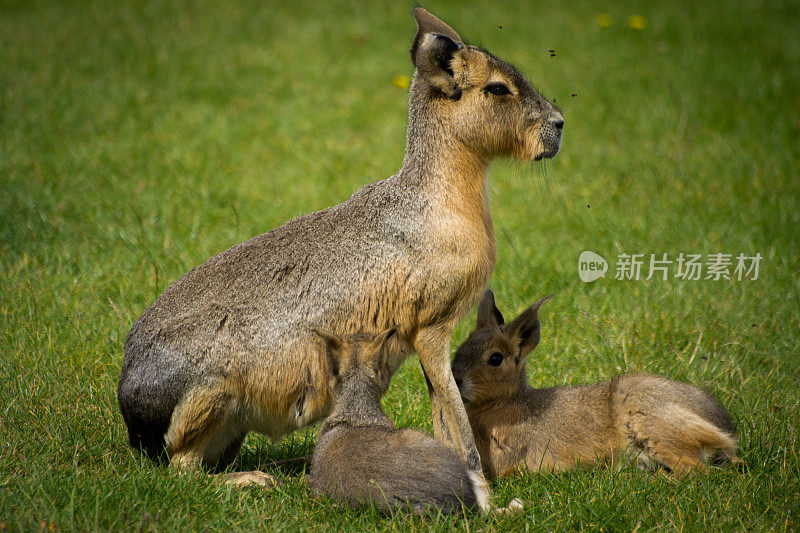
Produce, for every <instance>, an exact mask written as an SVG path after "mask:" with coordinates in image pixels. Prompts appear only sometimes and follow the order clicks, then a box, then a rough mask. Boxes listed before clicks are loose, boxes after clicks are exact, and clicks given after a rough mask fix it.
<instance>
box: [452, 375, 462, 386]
mask: <svg viewBox="0 0 800 533" xmlns="http://www.w3.org/2000/svg"><path fill="white" fill-rule="evenodd" d="M454 377H455V379H456V387H458V388H459V389H460V388H461V383H462V382H463V380H462V379H461V376H454Z"/></svg>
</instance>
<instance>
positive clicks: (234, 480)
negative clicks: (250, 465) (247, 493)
mask: <svg viewBox="0 0 800 533" xmlns="http://www.w3.org/2000/svg"><path fill="white" fill-rule="evenodd" d="M220 479H221V481H223V482H224V483H225V484H226V485H232V486H234V487H252V486H260V487H267V488H270V489H271V488H273V487H275V486H276V485H277V484H278V480H277V479H276V478H275V476H271V475H270V474H267V473H266V472H261V471H260V470H251V471H250V472H231V473H229V474H222V476H220Z"/></svg>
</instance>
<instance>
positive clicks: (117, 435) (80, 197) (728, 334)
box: [0, 0, 800, 531]
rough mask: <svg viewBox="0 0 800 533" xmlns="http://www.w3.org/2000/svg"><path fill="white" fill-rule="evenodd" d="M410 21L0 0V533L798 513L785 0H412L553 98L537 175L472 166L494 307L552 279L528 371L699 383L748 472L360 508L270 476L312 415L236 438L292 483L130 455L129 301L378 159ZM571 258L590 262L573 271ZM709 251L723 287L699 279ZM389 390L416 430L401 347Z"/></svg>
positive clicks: (622, 520)
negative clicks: (485, 506) (425, 507)
mask: <svg viewBox="0 0 800 533" xmlns="http://www.w3.org/2000/svg"><path fill="white" fill-rule="evenodd" d="M411 7H412V5H411V4H405V3H399V4H398V3H392V2H363V3H361V2H337V3H325V2H306V1H295V2H291V3H288V4H284V3H277V2H275V3H262V2H252V3H248V2H201V3H183V2H142V3H139V4H136V5H134V4H133V3H124V4H119V3H114V2H98V1H89V2H83V3H74V2H4V3H3V5H2V7H0V296H2V297H1V298H0V332H1V333H2V338H1V339H0V530H2V529H15V530H16V529H25V530H27V529H36V528H39V527H44V528H48V529H57V530H61V529H78V530H86V529H112V530H130V529H136V528H137V527H140V526H141V527H142V528H144V529H148V528H152V529H159V530H163V529H197V530H201V529H212V530H229V529H255V528H287V529H291V530H296V529H326V528H330V529H344V528H356V529H370V530H371V529H386V530H389V529H423V528H429V527H434V528H440V529H448V528H451V527H456V528H467V527H469V528H470V529H472V530H476V529H491V528H496V529H497V530H506V529H509V528H512V527H515V528H528V527H530V528H532V529H541V530H546V531H550V530H555V529H576V528H593V529H599V528H603V529H606V530H633V529H638V530H648V529H661V528H670V529H672V528H674V529H689V530H706V529H726V530H728V529H771V530H784V529H788V530H792V529H796V528H798V526H799V523H798V514H800V505H798V501H800V490H799V489H798V479H800V468H799V467H798V464H799V463H798V446H799V445H800V440H799V439H798V419H799V417H800V406H798V398H799V397H800V390H798V389H799V388H800V381H799V380H800V357H799V356H798V351H800V320H799V318H798V316H799V315H800V281H799V279H798V272H799V271H800V257H799V254H800V247H799V246H798V238H799V237H800V210H799V209H798V205H800V175H799V174H800V171H799V170H798V169H800V64H799V63H800V59H799V58H800V34H798V32H797V29H796V28H797V27H798V26H800V5H798V4H797V3H796V2H726V3H701V2H678V3H676V2H657V3H642V2H629V3H617V4H613V5H610V6H606V7H604V8H602V9H600V8H595V7H593V6H592V5H591V4H589V3H579V4H574V3H573V4H563V3H556V2H531V3H521V2H511V1H504V0H499V1H494V2H490V3H486V2H434V3H432V4H427V5H426V7H428V8H429V9H431V10H432V11H433V12H435V13H436V14H438V15H439V16H441V17H442V18H443V19H445V20H446V21H448V22H449V23H451V25H452V26H453V27H455V28H456V30H458V31H459V32H460V33H461V35H462V36H463V37H465V38H466V39H467V40H469V41H470V42H473V43H475V44H479V45H481V46H483V47H485V48H487V49H489V50H491V51H492V52H494V53H495V54H497V55H499V56H500V57H503V58H505V59H507V60H509V61H510V62H513V63H514V64H516V65H517V66H518V67H519V68H520V69H521V70H523V71H524V72H525V73H526V74H527V75H528V76H529V77H530V79H531V80H532V81H533V82H534V84H535V85H536V86H537V87H539V88H540V89H541V90H542V91H543V93H544V94H545V95H546V96H547V97H548V98H550V99H551V100H553V99H554V100H556V101H557V103H558V105H560V106H561V107H562V108H563V109H564V113H565V119H566V126H565V137H564V142H563V145H562V151H561V153H560V154H559V155H558V157H557V158H556V159H555V160H553V161H551V162H547V163H540V164H535V165H528V164H516V163H511V162H504V161H501V162H498V163H496V164H495V165H494V166H493V168H492V171H491V175H490V177H489V190H490V193H491V197H492V208H493V215H494V221H495V227H496V233H497V238H498V243H497V244H498V255H499V260H498V263H497V267H496V269H495V273H494V276H493V279H492V282H491V286H492V288H493V289H494V290H495V293H496V295H497V301H498V304H499V306H500V308H501V309H502V310H503V311H504V312H505V313H506V316H507V317H508V316H509V315H511V316H513V315H514V314H515V313H517V312H519V311H521V310H522V309H523V308H524V307H526V306H527V305H528V304H529V303H531V302H533V301H534V300H535V299H538V298H539V297H541V296H544V295H546V294H554V298H553V300H552V301H551V302H548V303H547V304H546V307H545V309H544V311H543V325H542V328H543V332H542V343H541V345H540V346H539V348H538V349H537V350H536V351H535V352H534V353H533V354H532V355H531V356H530V364H529V372H530V375H531V379H532V381H533V382H534V383H535V384H537V385H541V386H549V385H555V384H567V383H585V382H590V381H594V380H598V379H606V378H609V377H610V376H613V375H615V374H617V373H619V372H623V371H647V372H654V373H661V374H664V375H667V376H669V377H672V378H674V379H681V380H686V381H691V382H693V383H696V384H698V385H701V386H704V387H707V388H709V389H713V390H714V391H715V392H716V396H717V398H718V399H719V401H720V402H721V403H722V404H723V405H724V406H726V407H727V408H728V409H729V410H730V411H731V412H732V413H733V415H734V418H735V420H736V421H737V424H738V427H739V431H740V442H741V448H742V451H741V455H742V457H743V459H744V460H745V462H746V464H747V465H748V469H747V471H745V472H736V471H732V470H715V471H712V472H710V473H709V474H707V475H698V476H692V477H690V478H688V479H686V480H682V481H679V482H673V481H671V480H670V479H668V478H666V477H655V478H654V477H650V476H647V475H645V474H640V473H636V472H619V473H615V472H612V471H609V470H603V469H601V470H597V471H588V472H575V473H570V474H563V475H549V474H540V475H525V476H521V477H516V478H509V479H505V480H503V481H501V482H499V483H497V484H495V485H494V486H493V488H494V494H495V498H496V501H497V502H498V503H501V504H505V503H507V502H508V501H509V500H510V499H511V498H513V497H520V498H522V499H523V500H525V501H526V502H527V504H528V508H527V510H526V511H525V512H524V513H521V514H518V515H514V516H509V517H483V516H470V517H466V518H465V517H463V516H461V517H455V518H439V517H426V518H419V517H413V516H410V515H409V514H407V513H399V514H397V515H396V516H393V517H379V516H378V515H376V514H375V513H363V512H361V513H359V512H354V511H350V510H347V509H342V508H339V507H335V506H333V505H332V504H331V503H329V502H325V501H318V500H315V499H314V498H313V497H312V496H311V494H310V492H309V490H308V488H307V487H306V484H305V480H304V475H303V471H302V470H298V469H287V468H282V469H281V468H272V469H270V467H269V464H270V459H281V458H286V457H293V456H297V455H303V454H306V453H310V451H311V450H312V449H313V444H314V441H315V438H316V434H315V430H314V429H311V430H309V431H307V432H298V433H296V434H294V435H293V436H290V437H287V438H286V439H285V440H284V441H282V442H280V443H275V444H270V443H269V442H268V441H267V440H266V439H265V438H263V437H260V436H257V435H251V436H250V437H249V438H248V440H247V441H246V442H245V446H244V449H243V451H242V455H241V457H240V463H241V465H242V467H243V468H256V467H258V466H259V464H262V466H265V467H266V468H267V469H268V470H270V471H271V472H273V473H274V474H276V475H277V476H279V477H280V478H281V479H283V480H285V482H284V483H283V484H282V486H281V487H280V488H279V489H277V490H275V491H271V492H270V491H266V490H263V489H260V488H253V489H247V490H233V489H229V488H225V487H222V488H221V487H219V486H217V485H216V484H214V483H213V482H212V481H211V480H209V479H208V478H206V477H204V476H198V477H179V476H175V475H172V474H171V473H170V472H168V471H167V469H166V468H165V467H163V466H159V465H154V464H152V463H150V462H148V461H147V460H146V459H143V458H142V457H140V456H139V455H138V454H137V453H135V452H134V451H132V450H130V449H129V448H128V446H127V440H126V435H125V430H124V427H123V423H122V419H121V417H120V415H119V412H118V409H117V405H116V396H115V387H116V382H117V379H118V377H119V372H120V366H121V362H122V345H123V343H124V339H125V335H126V334H127V331H128V329H129V328H130V326H131V324H132V323H133V321H134V320H135V319H136V318H137V317H138V316H139V314H140V313H141V312H142V311H143V310H144V309H145V307H146V306H147V305H149V303H150V302H152V301H153V299H154V298H155V297H157V296H158V294H160V292H161V291H163V290H164V288H165V287H166V286H167V285H169V284H170V283H171V282H173V281H174V280H176V279H177V278H178V277H180V276H181V275H182V274H183V273H184V272H186V271H187V270H188V269H189V268H191V267H193V266H195V265H197V264H199V263H200V262H202V261H204V260H205V259H206V258H208V257H210V256H211V255H213V254H215V253H217V252H219V251H222V250H224V249H226V248H228V247H229V246H231V245H233V244H235V243H237V242H240V241H243V240H245V239H247V238H249V237H251V236H253V235H256V234H258V233H262V232H265V231H267V230H269V229H270V228H273V227H275V226H278V225H280V224H281V223H283V222H284V221H286V220H288V219H290V218H292V217H295V216H297V215H300V214H303V213H307V212H310V211H313V210H316V209H320V208H323V207H326V206H328V205H331V204H334V203H337V202H340V201H343V200H344V199H345V198H347V196H348V195H349V194H351V193H352V192H353V191H354V190H356V189H357V188H358V187H360V186H361V185H363V184H365V183H368V182H370V181H374V180H377V179H380V178H383V177H386V176H389V175H391V174H392V173H393V172H394V171H395V170H397V168H398V167H399V165H400V162H401V160H402V157H403V147H404V141H405V116H406V115H405V114H406V91H405V90H404V89H403V88H401V86H402V85H403V83H402V78H400V79H398V78H399V77H402V76H409V75H410V74H411V64H410V62H409V58H408V48H409V46H410V43H411V39H412V37H413V34H414V31H415V26H414V23H413V20H412V19H411V17H410V14H409V13H410V10H411ZM632 16H638V18H633V19H631V18H630V17H632ZM550 50H554V51H555V52H552V53H551V52H550ZM553 53H554V54H555V55H552V54H553ZM584 250H591V251H593V252H595V253H597V254H599V255H600V256H602V257H603V258H605V259H606V260H607V261H608V263H609V265H608V271H607V272H606V276H605V277H604V278H601V279H599V280H597V281H594V282H591V283H584V282H582V281H581V279H580V278H579V275H578V257H579V255H580V254H581V252H583V251H584ZM623 254H628V255H632V254H644V255H643V256H642V259H643V262H644V263H643V266H642V271H641V275H640V276H639V279H638V280H637V279H615V277H617V273H618V267H619V263H620V261H622V260H623V259H621V258H624V257H625V255H623ZM651 254H655V259H658V260H661V259H664V256H663V254H667V256H666V259H667V261H668V262H667V263H662V264H661V265H662V266H665V267H666V268H667V279H666V280H664V279H662V271H656V272H655V275H654V276H653V277H652V278H651V279H645V278H647V277H648V274H649V267H650V259H651ZM680 254H684V256H688V255H689V254H694V255H699V256H700V259H699V262H700V263H701V266H702V267H703V268H704V270H703V272H702V275H701V276H700V277H701V279H698V280H692V279H682V277H679V276H677V274H678V258H679V256H680ZM713 254H729V255H730V256H731V259H730V260H731V263H732V264H731V265H730V266H729V268H728V273H729V274H730V277H731V278H732V279H730V280H728V279H724V277H723V278H722V279H719V280H714V279H705V277H706V275H707V273H708V270H707V269H708V263H709V262H713V258H712V255H713ZM739 254H744V255H745V256H747V257H754V256H755V255H756V254H760V255H761V260H760V264H759V272H758V277H757V279H754V278H755V273H754V272H752V271H751V272H750V273H749V275H745V276H742V279H741V280H740V279H737V278H738V277H739V276H737V275H736V273H735V271H734V268H735V266H736V257H737V256H738V255H739ZM473 323H474V313H473V314H472V315H470V316H469V317H468V318H467V319H465V320H464V322H463V323H462V324H461V326H460V327H459V328H458V329H457V331H456V334H455V336H454V345H455V343H457V342H459V341H460V340H462V339H463V338H464V337H465V336H466V333H467V332H468V331H469V329H470V328H471V327H472V325H473ZM384 404H385V407H386V410H387V412H388V413H389V415H390V416H391V417H392V418H393V419H394V420H395V421H396V422H397V424H398V425H399V426H414V427H419V428H422V429H423V430H426V431H431V424H430V411H429V403H428V400H427V392H426V389H425V385H424V380H423V377H422V374H421V372H420V370H419V365H418V363H417V361H416V360H415V359H411V360H409V361H408V362H407V363H406V364H405V365H404V366H403V368H402V369H401V371H400V372H399V373H398V374H397V376H396V377H395V379H394V381H393V383H392V387H391V390H390V392H389V394H388V395H387V397H386V399H385V402H384Z"/></svg>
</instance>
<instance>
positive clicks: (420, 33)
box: [411, 7, 464, 99]
mask: <svg viewBox="0 0 800 533" xmlns="http://www.w3.org/2000/svg"><path fill="white" fill-rule="evenodd" d="M414 19H416V21H417V34H416V36H414V42H413V43H412V45H411V62H412V63H413V64H414V67H416V69H417V72H419V74H420V76H422V77H423V78H425V80H427V81H428V83H430V84H431V85H432V86H434V87H436V88H437V89H439V90H440V91H442V92H443V93H444V94H445V95H446V96H447V97H448V98H454V99H458V98H461V89H460V88H459V87H458V84H457V83H456V81H455V79H454V78H453V69H452V68H451V66H450V63H451V61H452V60H453V56H454V55H455V54H456V52H458V51H459V50H461V49H463V48H464V43H463V42H462V40H461V37H459V36H458V34H457V33H456V32H455V31H454V30H453V28H451V27H450V26H448V25H447V24H445V23H444V22H442V21H441V20H439V19H438V18H436V17H435V16H434V15H432V14H430V13H429V12H428V11H426V10H425V9H423V8H421V7H415V8H414Z"/></svg>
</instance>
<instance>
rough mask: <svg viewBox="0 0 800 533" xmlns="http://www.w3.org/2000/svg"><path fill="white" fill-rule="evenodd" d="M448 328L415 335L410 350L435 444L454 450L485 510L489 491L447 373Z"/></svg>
mask: <svg viewBox="0 0 800 533" xmlns="http://www.w3.org/2000/svg"><path fill="white" fill-rule="evenodd" d="M451 332H452V330H451V328H446V327H433V328H426V329H422V330H420V331H419V333H418V334H417V336H416V339H415V340H414V349H416V351H417V354H419V361H420V364H421V365H422V370H423V371H424V372H425V379H426V381H427V384H428V392H429V393H430V396H431V408H432V411H433V430H434V436H435V437H436V440H438V441H439V442H444V443H445V444H447V445H449V446H451V447H452V448H454V449H455V450H456V451H457V452H458V453H459V454H460V455H461V459H462V461H464V463H465V464H466V465H467V469H468V470H469V471H470V474H471V477H472V478H473V480H475V492H476V497H477V499H478V504H479V505H480V507H481V509H482V510H484V511H487V510H488V509H489V501H488V500H489V489H488V486H487V485H486V480H485V478H484V476H483V469H482V467H481V457H480V455H479V454H478V448H477V447H476V446H475V439H474V437H473V435H472V428H471V427H470V425H469V419H468V418H467V412H466V410H465V409H464V404H463V402H462V401H461V394H460V393H459V392H458V387H457V386H456V380H455V379H454V378H453V372H452V371H451V370H450V333H451Z"/></svg>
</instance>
